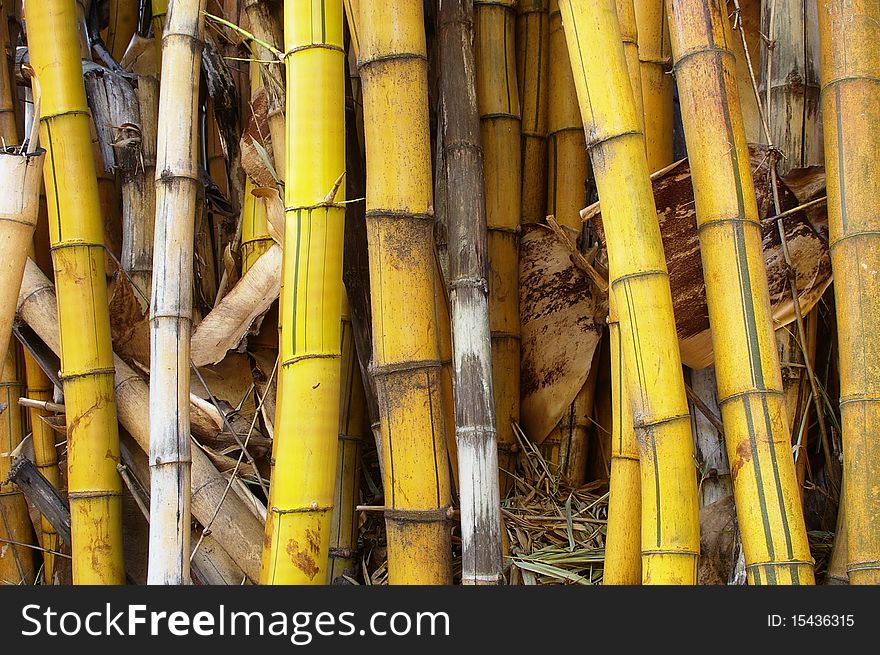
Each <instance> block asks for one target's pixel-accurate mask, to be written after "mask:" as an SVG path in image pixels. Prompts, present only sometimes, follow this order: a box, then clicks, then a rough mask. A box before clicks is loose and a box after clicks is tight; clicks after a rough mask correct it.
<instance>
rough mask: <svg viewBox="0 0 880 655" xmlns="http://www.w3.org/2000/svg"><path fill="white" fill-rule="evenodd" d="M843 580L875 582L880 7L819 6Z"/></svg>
mask: <svg viewBox="0 0 880 655" xmlns="http://www.w3.org/2000/svg"><path fill="white" fill-rule="evenodd" d="M819 35H820V42H821V51H822V74H821V77H822V116H823V118H822V120H823V123H824V127H825V166H826V171H827V175H828V228H829V241H830V244H831V245H830V249H831V266H832V269H833V271H834V293H835V298H836V299H837V334H838V338H839V344H840V354H839V359H840V418H841V427H842V431H843V477H844V480H845V484H844V485H843V486H844V492H843V505H844V511H845V512H846V526H847V541H848V564H847V571H848V572H849V580H850V583H851V584H880V485H878V482H877V481H878V480H880V438H878V435H877V425H878V423H880V402H878V399H880V376H878V375H877V370H876V362H877V361H880V335H878V334H877V331H876V330H874V329H873V328H871V327H870V326H871V325H872V323H873V321H874V318H873V317H875V316H877V315H878V312H880V293H878V289H877V285H876V282H875V280H876V277H877V274H878V271H880V238H878V237H880V178H878V176H877V170H878V168H880V132H878V130H877V125H878V124H880V52H878V50H877V47H876V44H877V42H878V39H880V4H878V3H877V1H876V0H846V1H845V2H844V1H843V0H819Z"/></svg>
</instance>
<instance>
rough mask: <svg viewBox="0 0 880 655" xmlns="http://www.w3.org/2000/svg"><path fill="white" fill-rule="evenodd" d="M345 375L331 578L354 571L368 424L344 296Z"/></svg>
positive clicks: (331, 536)
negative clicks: (362, 454)
mask: <svg viewBox="0 0 880 655" xmlns="http://www.w3.org/2000/svg"><path fill="white" fill-rule="evenodd" d="M341 353H342V357H341V361H342V375H341V384H340V385H339V391H340V393H339V439H338V443H339V445H338V446H337V449H338V452H337V455H336V493H335V495H334V501H333V522H332V523H331V525H330V563H329V572H330V575H329V577H330V581H331V582H332V581H334V580H336V579H337V578H338V577H340V576H342V575H345V574H346V572H348V573H349V574H352V573H354V571H355V570H356V560H355V559H354V551H355V549H356V548H357V540H358V513H357V512H356V511H355V507H356V506H357V503H358V497H359V495H358V491H359V489H358V487H359V486H360V479H361V449H362V445H363V437H364V426H365V425H366V398H365V397H364V385H363V383H362V382H361V372H360V367H359V366H358V359H357V353H356V352H355V345H354V338H353V336H352V327H351V316H350V315H349V310H348V301H347V300H346V298H345V294H343V296H342V347H341Z"/></svg>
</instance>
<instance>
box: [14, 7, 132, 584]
mask: <svg viewBox="0 0 880 655" xmlns="http://www.w3.org/2000/svg"><path fill="white" fill-rule="evenodd" d="M25 17H26V20H27V25H28V46H29V53H30V57H31V65H32V66H33V68H34V71H35V74H36V77H37V80H38V81H39V84H40V90H41V110H42V111H41V113H42V117H41V119H40V122H41V125H42V127H41V139H40V140H41V142H42V144H43V146H44V147H45V148H46V150H47V156H46V159H47V166H46V167H45V169H44V177H45V184H46V198H47V201H48V205H49V228H50V236H51V241H52V260H53V264H54V268H55V279H56V282H57V286H58V314H59V319H60V320H59V325H60V328H61V344H62V348H61V350H62V357H61V365H62V369H63V382H64V396H65V407H66V410H67V432H68V449H67V453H68V497H69V499H70V514H71V532H72V535H71V536H72V541H73V544H72V549H71V551H72V557H73V580H74V583H75V584H120V583H122V582H123V581H124V577H125V576H124V572H123V566H122V516H121V505H122V503H121V500H122V498H121V496H122V481H121V480H120V478H119V474H118V473H117V471H116V462H117V461H119V435H118V431H117V430H118V428H117V423H116V400H115V394H114V390H113V353H112V350H111V345H110V319H109V314H108V310H107V289H106V285H105V278H104V246H103V229H102V224H101V212H100V209H99V204H98V190H97V181H96V179H95V177H94V160H93V158H92V153H91V142H90V134H89V114H88V106H87V104H86V95H85V87H84V85H83V80H82V67H81V64H80V58H79V57H80V51H79V39H78V37H77V31H76V7H75V4H74V2H73V0H47V1H46V2H28V3H26V5H25Z"/></svg>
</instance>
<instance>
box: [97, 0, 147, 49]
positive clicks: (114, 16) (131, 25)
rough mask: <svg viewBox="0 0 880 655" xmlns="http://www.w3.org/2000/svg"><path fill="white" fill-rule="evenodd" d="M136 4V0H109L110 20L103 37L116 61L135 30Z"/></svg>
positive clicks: (126, 47)
mask: <svg viewBox="0 0 880 655" xmlns="http://www.w3.org/2000/svg"><path fill="white" fill-rule="evenodd" d="M138 5H139V2H138V0H110V22H109V24H108V25H107V29H106V30H105V33H104V37H103V38H104V43H105V45H106V46H107V50H108V51H109V52H110V54H111V55H113V58H114V59H115V60H116V61H119V60H120V59H122V55H124V54H125V51H126V50H127V49H128V44H129V43H130V42H131V37H133V36H134V33H135V31H136V30H137V25H138Z"/></svg>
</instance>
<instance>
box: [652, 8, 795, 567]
mask: <svg viewBox="0 0 880 655" xmlns="http://www.w3.org/2000/svg"><path fill="white" fill-rule="evenodd" d="M667 9H668V11H669V23H670V25H671V26H672V30H671V37H672V52H673V57H674V61H675V74H676V82H677V84H678V90H679V98H680V103H681V109H682V122H683V123H684V129H685V138H686V140H687V143H688V146H689V147H688V151H689V153H690V158H689V162H690V168H691V180H692V182H693V187H694V197H695V203H696V213H697V225H698V229H699V233H700V249H701V253H702V261H703V271H704V275H705V280H706V296H707V302H708V306H709V322H710V325H711V326H712V343H713V348H714V351H715V371H716V380H717V385H718V401H719V405H720V407H721V415H722V420H723V422H724V434H725V441H726V444H727V452H728V457H729V459H730V466H731V477H732V478H733V486H734V497H735V500H736V508H737V517H738V519H739V527H740V531H741V534H742V543H743V551H744V553H745V560H746V571H747V577H748V580H749V583H751V584H812V583H813V565H812V558H811V556H810V549H809V544H808V542H807V533H806V527H805V524H804V517H803V511H802V508H801V503H800V495H799V492H798V487H797V477H796V475H795V469H794V460H793V458H792V454H791V444H790V432H789V425H788V417H787V412H786V407H785V396H784V394H783V389H782V376H781V373H780V369H779V358H778V353H777V349H776V339H775V336H774V330H773V319H772V317H771V315H770V297H769V292H768V286H767V275H766V271H765V267H764V258H763V255H762V246H761V239H762V237H761V224H760V220H759V218H758V208H757V205H756V201H755V191H754V184H753V181H752V172H751V166H750V162H749V153H748V147H747V144H746V136H745V130H744V128H743V123H742V113H741V109H740V105H739V95H738V90H737V85H736V78H735V59H734V55H733V53H732V51H731V43H732V39H733V37H732V34H731V31H730V25H729V23H728V20H727V13H726V5H725V3H724V2H723V1H722V0H710V2H709V3H708V5H707V3H706V2H704V1H703V0H671V2H670V3H669V5H668V7H667Z"/></svg>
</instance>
